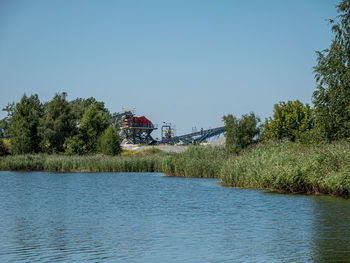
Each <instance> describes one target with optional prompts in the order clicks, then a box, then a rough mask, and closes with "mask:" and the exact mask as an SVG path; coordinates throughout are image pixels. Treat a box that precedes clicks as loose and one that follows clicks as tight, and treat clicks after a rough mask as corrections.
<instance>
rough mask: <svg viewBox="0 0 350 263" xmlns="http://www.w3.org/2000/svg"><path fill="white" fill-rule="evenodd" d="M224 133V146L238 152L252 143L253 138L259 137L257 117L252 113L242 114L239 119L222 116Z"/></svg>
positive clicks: (258, 120)
mask: <svg viewBox="0 0 350 263" xmlns="http://www.w3.org/2000/svg"><path fill="white" fill-rule="evenodd" d="M223 120H224V122H225V131H226V146H227V147H228V148H231V149H233V151H235V152H239V151H240V150H241V149H244V148H246V147H247V146H249V145H250V144H252V143H253V142H254V138H256V137H257V136H259V134H260V127H259V122H260V119H259V117H257V116H255V114H254V113H253V112H251V113H250V114H244V115H242V117H241V118H236V117H234V116H232V115H231V114H229V115H227V116H224V117H223Z"/></svg>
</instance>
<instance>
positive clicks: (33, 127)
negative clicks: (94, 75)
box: [0, 93, 121, 155]
mask: <svg viewBox="0 0 350 263" xmlns="http://www.w3.org/2000/svg"><path fill="white" fill-rule="evenodd" d="M4 110H5V111H7V117H5V118H4V119H2V120H1V121H0V136H2V137H5V136H10V137H11V139H10V147H7V148H6V147H5V146H4V142H2V141H1V145H0V154H1V153H2V155H4V154H6V153H9V152H10V153H11V154H26V153H49V154H53V153H66V154H71V155H72V154H78V155H85V154H97V153H102V154H108V155H116V154H119V153H120V152H121V146H120V137H119V133H118V130H117V127H115V126H114V125H113V124H112V123H111V121H110V114H109V111H108V110H107V109H106V108H105V106H104V103H103V102H99V101H97V100H96V99H95V98H92V97H91V98H88V99H82V98H77V99H75V100H73V101H67V93H61V94H56V95H55V96H54V97H53V98H52V100H51V101H49V102H46V103H41V102H40V100H39V97H38V95H37V94H34V95H31V96H27V95H24V96H23V97H22V98H21V100H20V101H19V102H18V103H10V104H8V105H7V107H6V108H4ZM8 148H9V149H8Z"/></svg>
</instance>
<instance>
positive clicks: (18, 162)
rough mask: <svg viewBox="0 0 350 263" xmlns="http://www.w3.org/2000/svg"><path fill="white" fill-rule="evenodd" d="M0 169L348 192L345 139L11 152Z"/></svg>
mask: <svg viewBox="0 0 350 263" xmlns="http://www.w3.org/2000/svg"><path fill="white" fill-rule="evenodd" d="M0 170H12V171H54V172H163V173H165V174H166V175H169V176H184V177H206V178H219V179H220V183H221V184H222V185H224V186H232V187H244V188H255V189H265V190H272V191H278V192H288V193H307V194H330V195H337V196H343V197H350V143H349V142H346V141H342V142H337V143H333V144H319V145H302V144H298V143H290V142H282V143H281V142H279V143H277V142H274V143H268V144H258V145H255V146H253V147H251V148H249V149H246V150H244V151H243V152H241V153H240V154H239V155H237V154H231V153H230V152H229V151H226V150H225V148H223V147H190V148H189V149H188V150H187V151H186V152H184V153H177V154H175V153H164V152H159V151H154V150H149V151H147V152H143V153H137V154H135V153H126V154H123V155H122V156H116V157H109V156H103V155H98V156H66V155H46V154H37V155H17V156H6V157H0Z"/></svg>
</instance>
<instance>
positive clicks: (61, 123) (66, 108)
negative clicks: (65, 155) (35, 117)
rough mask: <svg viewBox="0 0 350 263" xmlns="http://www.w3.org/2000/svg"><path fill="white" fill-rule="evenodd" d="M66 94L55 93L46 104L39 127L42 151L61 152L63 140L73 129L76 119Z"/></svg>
mask: <svg viewBox="0 0 350 263" xmlns="http://www.w3.org/2000/svg"><path fill="white" fill-rule="evenodd" d="M66 96H67V94H66V93H61V94H56V95H55V96H54V97H53V99H52V100H51V101H50V102H48V103H47V105H46V110H45V116H44V117H43V118H42V119H41V122H40V127H39V133H40V136H41V138H42V141H41V148H42V150H43V151H44V152H48V153H57V152H63V151H64V142H65V140H66V139H67V138H69V137H71V136H73V133H74V131H75V128H76V127H75V124H76V121H75V118H74V115H73V113H72V110H71V106H70V105H69V103H68V102H67V100H66Z"/></svg>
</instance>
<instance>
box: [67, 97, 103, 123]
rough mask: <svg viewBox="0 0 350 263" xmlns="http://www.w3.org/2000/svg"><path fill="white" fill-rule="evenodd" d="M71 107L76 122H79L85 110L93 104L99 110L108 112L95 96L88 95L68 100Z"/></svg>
mask: <svg viewBox="0 0 350 263" xmlns="http://www.w3.org/2000/svg"><path fill="white" fill-rule="evenodd" d="M69 105H70V107H71V111H72V114H73V115H74V118H75V120H76V121H77V122H80V121H81V119H82V118H83V116H84V114H85V112H86V111H87V110H88V109H89V107H90V106H92V105H95V106H96V107H97V108H98V109H99V110H101V111H103V112H106V113H108V110H107V109H106V108H105V106H104V103H103V102H100V101H97V100H96V99H95V98H93V97H90V98H88V99H83V98H77V99H75V100H73V101H70V102H69Z"/></svg>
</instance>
